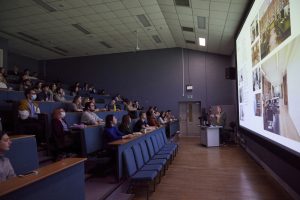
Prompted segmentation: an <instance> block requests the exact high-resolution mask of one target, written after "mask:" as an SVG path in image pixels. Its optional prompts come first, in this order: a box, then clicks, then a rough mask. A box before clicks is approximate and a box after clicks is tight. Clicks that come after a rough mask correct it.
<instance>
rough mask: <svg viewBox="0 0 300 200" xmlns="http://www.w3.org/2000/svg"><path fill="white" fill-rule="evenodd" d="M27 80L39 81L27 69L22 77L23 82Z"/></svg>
mask: <svg viewBox="0 0 300 200" xmlns="http://www.w3.org/2000/svg"><path fill="white" fill-rule="evenodd" d="M26 79H30V80H32V79H37V77H34V76H30V70H29V69H25V70H24V73H23V76H22V80H23V81H24V80H26Z"/></svg>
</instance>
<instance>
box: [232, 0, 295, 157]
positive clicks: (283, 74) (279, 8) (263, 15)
mask: <svg viewBox="0 0 300 200" xmlns="http://www.w3.org/2000/svg"><path fill="white" fill-rule="evenodd" d="M236 54H237V55H236V58H237V73H238V81H237V88H238V105H239V124H240V126H242V127H244V128H246V129H248V130H251V131H252V132H255V133H257V134H260V135H262V136H263V137H266V138H268V139H269V140H272V141H274V142H275V143H276V144H279V145H280V146H284V147H286V148H287V149H288V150H292V152H295V153H296V154H297V155H300V154H299V153H300V0H255V2H254V4H253V6H252V9H251V10H250V12H249V15H248V17H247V19H246V21H245V23H244V25H243V27H242V29H241V32H240V34H239V35H238V37H237V40H236Z"/></svg>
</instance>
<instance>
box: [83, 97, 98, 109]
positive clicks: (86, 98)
mask: <svg viewBox="0 0 300 200" xmlns="http://www.w3.org/2000/svg"><path fill="white" fill-rule="evenodd" d="M82 98H83V100H82V102H81V105H82V106H83V107H84V106H85V104H86V103H87V102H90V98H89V97H82ZM95 109H96V106H95Z"/></svg>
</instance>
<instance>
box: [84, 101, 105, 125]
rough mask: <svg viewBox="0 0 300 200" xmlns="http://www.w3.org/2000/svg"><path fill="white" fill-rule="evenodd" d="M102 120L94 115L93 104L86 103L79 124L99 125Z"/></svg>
mask: <svg viewBox="0 0 300 200" xmlns="http://www.w3.org/2000/svg"><path fill="white" fill-rule="evenodd" d="M102 122H103V120H102V119H101V118H100V117H98V115H96V113H95V104H94V103H93V102H87V103H86V104H85V107H84V112H83V113H82V115H81V123H83V124H85V125H100V124H101V123H102Z"/></svg>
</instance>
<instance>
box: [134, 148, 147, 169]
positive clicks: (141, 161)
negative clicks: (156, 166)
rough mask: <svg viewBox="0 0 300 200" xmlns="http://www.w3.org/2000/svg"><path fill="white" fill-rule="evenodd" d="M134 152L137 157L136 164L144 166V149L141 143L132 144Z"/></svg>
mask: <svg viewBox="0 0 300 200" xmlns="http://www.w3.org/2000/svg"><path fill="white" fill-rule="evenodd" d="M132 150H133V154H134V157H135V161H136V165H137V168H138V169H141V168H142V167H143V166H144V164H145V163H144V158H143V155H142V150H141V147H140V145H138V144H135V145H133V146H132Z"/></svg>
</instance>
